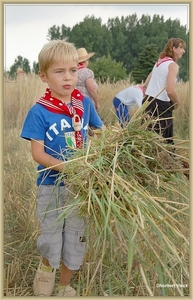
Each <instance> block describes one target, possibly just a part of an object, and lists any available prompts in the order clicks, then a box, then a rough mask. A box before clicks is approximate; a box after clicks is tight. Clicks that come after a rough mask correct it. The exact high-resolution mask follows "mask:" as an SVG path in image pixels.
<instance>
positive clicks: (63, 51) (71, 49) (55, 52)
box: [38, 38, 78, 73]
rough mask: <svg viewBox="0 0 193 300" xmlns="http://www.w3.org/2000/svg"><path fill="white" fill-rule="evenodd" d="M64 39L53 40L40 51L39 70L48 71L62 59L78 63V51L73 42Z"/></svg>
mask: <svg viewBox="0 0 193 300" xmlns="http://www.w3.org/2000/svg"><path fill="white" fill-rule="evenodd" d="M67 39H68V38H65V39H64V40H52V41H50V42H49V43H47V44H46V45H44V47H43V48H42V50H41V51H40V53H39V55H38V62H39V71H40V72H43V73H46V71H47V69H48V68H49V67H50V66H51V65H52V64H53V63H55V62H58V61H60V60H62V61H64V62H67V61H70V60H72V61H75V62H76V63H77V64H78V52H77V50H76V48H75V46H74V44H73V43H70V42H67Z"/></svg>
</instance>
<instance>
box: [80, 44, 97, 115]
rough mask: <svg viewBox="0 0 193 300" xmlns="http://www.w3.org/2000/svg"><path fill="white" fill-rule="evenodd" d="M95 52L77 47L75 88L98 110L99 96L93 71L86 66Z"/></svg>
mask: <svg viewBox="0 0 193 300" xmlns="http://www.w3.org/2000/svg"><path fill="white" fill-rule="evenodd" d="M94 54H95V52H91V53H87V51H86V49H85V48H79V49H78V62H79V64H78V81H77V85H76V88H77V89H78V90H79V91H80V92H81V93H82V94H83V95H84V96H87V97H89V98H91V99H92V100H93V101H94V104H95V107H96V110H97V111H98V110H99V108H100V106H99V97H98V93H97V88H98V86H97V84H96V81H95V80H94V72H93V71H92V70H90V69H89V68H88V64H89V59H90V58H91V57H92V56H93V55H94Z"/></svg>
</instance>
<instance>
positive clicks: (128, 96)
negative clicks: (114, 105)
mask: <svg viewBox="0 0 193 300" xmlns="http://www.w3.org/2000/svg"><path fill="white" fill-rule="evenodd" d="M115 97H116V98H118V99H119V100H120V101H121V102H122V103H123V104H125V105H126V106H127V108H128V110H130V109H132V107H134V106H135V105H138V106H139V107H140V106H141V104H142V100H143V87H142V85H139V84H137V85H132V86H130V87H128V88H126V89H124V90H122V91H120V92H119V93H117V94H116V96H115Z"/></svg>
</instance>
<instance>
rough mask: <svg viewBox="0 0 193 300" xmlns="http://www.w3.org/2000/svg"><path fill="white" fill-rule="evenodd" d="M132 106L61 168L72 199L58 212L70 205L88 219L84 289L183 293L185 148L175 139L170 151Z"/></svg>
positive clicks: (100, 293) (89, 291) (186, 216)
mask: <svg viewBox="0 0 193 300" xmlns="http://www.w3.org/2000/svg"><path fill="white" fill-rule="evenodd" d="M140 114H141V113H139V111H137V112H136V114H135V115H134V116H133V118H132V120H131V122H130V124H129V125H128V126H127V127H126V128H125V129H122V128H120V127H119V126H117V127H116V126H115V127H110V128H108V129H107V130H106V132H104V133H103V136H102V137H101V139H97V138H94V139H91V141H90V143H89V147H88V149H87V150H81V151H80V150H79V151H78V152H77V153H76V154H75V156H74V160H73V159H72V160H71V162H69V164H67V167H66V168H65V172H66V171H67V173H68V182H67V186H68V188H69V190H70V191H73V195H72V194H71V197H72V196H73V198H74V200H73V203H72V204H71V205H70V206H68V208H66V209H64V212H63V214H62V216H61V217H62V218H63V216H64V215H66V214H68V213H69V212H70V211H71V209H73V207H74V206H75V205H77V206H79V208H80V212H81V214H82V215H83V216H85V218H86V220H87V222H88V226H87V234H88V251H87V255H86V258H85V263H84V266H83V274H82V281H83V282H81V294H82V295H84V296H88V295H97V296H132V295H133V296H140V295H143V296H144V295H146V296H156V295H159V296H166V295H167V296H184V295H188V280H189V271H188V267H189V266H188V252H189V242H188V236H189V232H188V228H187V226H186V225H185V224H187V222H188V219H189V182H188V179H187V178H186V177H185V176H184V174H183V172H184V170H183V168H182V164H181V161H182V160H188V148H187V147H186V146H185V144H184V148H183V151H182V145H183V144H182V142H181V141H177V140H176V141H175V152H174V149H172V147H173V146H171V145H168V144H166V143H164V141H163V140H162V139H161V137H160V136H159V135H157V134H155V133H153V132H152V131H148V130H147V123H144V122H143V121H142V120H143V117H142V116H141V117H140ZM184 143H185V142H184ZM178 147H179V150H180V154H178ZM182 152H183V155H182ZM86 270H87V271H86ZM84 272H85V274H84ZM86 278H87V282H85V280H86Z"/></svg>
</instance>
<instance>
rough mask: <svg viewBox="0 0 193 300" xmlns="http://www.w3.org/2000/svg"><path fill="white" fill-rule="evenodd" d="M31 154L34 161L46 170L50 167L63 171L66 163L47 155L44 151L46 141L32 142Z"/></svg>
mask: <svg viewBox="0 0 193 300" xmlns="http://www.w3.org/2000/svg"><path fill="white" fill-rule="evenodd" d="M31 153H32V157H33V159H34V160H35V161H36V162H37V163H38V164H40V165H42V166H44V167H45V168H48V167H50V168H51V169H52V170H55V171H59V172H62V171H63V169H64V164H65V162H63V161H61V160H59V159H57V158H54V157H52V156H51V155H49V154H47V153H46V152H45V150H44V141H36V140H31Z"/></svg>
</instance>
